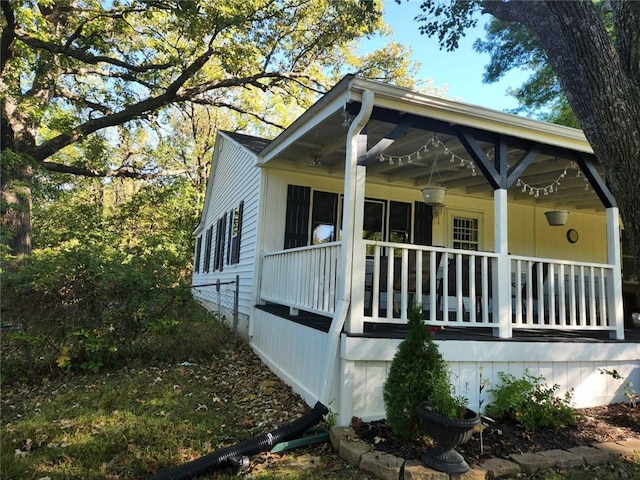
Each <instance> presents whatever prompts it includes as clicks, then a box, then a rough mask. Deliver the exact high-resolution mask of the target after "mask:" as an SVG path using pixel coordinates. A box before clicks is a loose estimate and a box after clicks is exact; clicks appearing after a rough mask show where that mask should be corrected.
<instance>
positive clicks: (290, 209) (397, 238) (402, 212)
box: [284, 185, 431, 255]
mask: <svg viewBox="0 0 640 480" xmlns="http://www.w3.org/2000/svg"><path fill="white" fill-rule="evenodd" d="M343 201H344V198H343V196H342V195H340V194H338V193H330V192H323V191H320V190H314V191H312V190H311V188H310V187H301V186H296V185H289V186H288V190H287V213H286V223H285V246H284V248H293V247H301V246H306V245H309V242H310V243H311V244H313V245H317V244H323V243H328V242H334V241H337V240H340V239H341V238H342V232H341V229H340V225H341V221H342V220H341V213H342V202H343ZM412 210H413V207H412V205H411V203H405V202H394V201H387V200H377V199H365V203H364V218H363V224H362V237H363V238H364V239H366V240H380V241H391V242H397V243H408V242H410V241H411V226H412V225H411V223H412V222H411V220H412ZM424 217H425V218H424V222H423V223H425V224H426V223H427V221H429V223H430V220H431V215H428V219H427V216H426V215H425V216H424ZM424 230H425V235H422V236H421V237H420V239H421V241H425V240H428V241H430V240H431V228H430V225H429V228H428V232H427V229H426V228H425V229H424ZM426 233H428V238H426V237H427V235H426ZM423 237H425V238H423ZM367 254H368V255H372V254H373V247H372V246H371V245H369V246H367Z"/></svg>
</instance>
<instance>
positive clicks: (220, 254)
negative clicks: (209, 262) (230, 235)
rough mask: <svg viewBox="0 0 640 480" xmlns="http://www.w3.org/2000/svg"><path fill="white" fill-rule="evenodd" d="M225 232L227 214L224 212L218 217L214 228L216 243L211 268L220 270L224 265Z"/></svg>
mask: <svg viewBox="0 0 640 480" xmlns="http://www.w3.org/2000/svg"><path fill="white" fill-rule="evenodd" d="M226 232H227V214H226V213H225V214H224V215H223V216H222V217H221V218H219V219H218V225H217V229H216V245H215V252H214V258H213V269H214V270H222V269H223V267H224V243H225V234H226Z"/></svg>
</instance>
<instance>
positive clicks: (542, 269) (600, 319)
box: [510, 255, 616, 330]
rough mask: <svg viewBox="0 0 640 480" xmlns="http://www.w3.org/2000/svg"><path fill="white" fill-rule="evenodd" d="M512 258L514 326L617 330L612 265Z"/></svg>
mask: <svg viewBox="0 0 640 480" xmlns="http://www.w3.org/2000/svg"><path fill="white" fill-rule="evenodd" d="M510 258H511V278H512V279H513V282H512V286H513V295H512V296H513V298H514V302H513V328H545V329H546V328H552V329H561V330H571V329H580V330H585V329H591V330H615V328H616V326H615V321H614V314H613V312H614V311H615V309H614V308H615V307H614V306H613V305H612V304H611V302H610V301H609V300H610V299H611V298H612V295H610V293H609V289H610V288H611V286H612V283H613V266H612V265H608V264H600V263H585V262H569V261H563V260H551V259H541V258H533V257H521V256H513V255H512V256H511V257H510ZM518 306H519V308H518Z"/></svg>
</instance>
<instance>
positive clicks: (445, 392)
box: [383, 304, 466, 438]
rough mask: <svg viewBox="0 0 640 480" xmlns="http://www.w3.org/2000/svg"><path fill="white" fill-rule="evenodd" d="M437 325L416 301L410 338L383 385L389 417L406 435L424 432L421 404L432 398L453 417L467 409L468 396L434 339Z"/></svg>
mask: <svg viewBox="0 0 640 480" xmlns="http://www.w3.org/2000/svg"><path fill="white" fill-rule="evenodd" d="M433 334H434V329H433V327H428V326H427V325H426V324H425V323H424V321H423V317H422V306H421V305H417V304H416V305H413V306H412V307H411V310H410V311H409V315H408V331H407V336H406V338H405V339H404V340H403V341H402V342H401V343H400V345H399V346H398V350H397V352H396V354H395V356H394V357H393V360H392V362H391V367H390V369H389V374H388V376H387V379H386V381H385V384H384V387H383V398H384V403H385V408H386V415H387V418H386V421H387V423H388V424H389V426H390V427H391V429H392V430H393V431H394V433H396V434H397V435H399V436H401V437H404V438H411V437H415V436H417V435H418V434H419V433H420V417H419V416H418V415H417V414H416V411H415V410H416V407H417V406H418V404H420V403H422V402H424V401H428V402H429V403H430V404H431V405H432V406H433V410H434V412H435V413H439V414H441V415H445V416H447V417H450V418H455V417H459V416H460V415H461V414H462V413H463V412H464V411H465V410H466V399H465V398H463V397H459V396H455V395H454V392H453V389H452V386H451V382H450V375H449V367H448V364H447V362H446V361H445V360H444V358H443V357H442V354H441V353H440V351H439V349H438V346H437V345H436V343H435V342H434V339H433Z"/></svg>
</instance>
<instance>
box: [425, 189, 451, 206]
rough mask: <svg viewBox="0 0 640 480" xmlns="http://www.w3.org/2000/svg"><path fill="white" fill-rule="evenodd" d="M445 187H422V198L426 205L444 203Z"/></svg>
mask: <svg viewBox="0 0 640 480" xmlns="http://www.w3.org/2000/svg"><path fill="white" fill-rule="evenodd" d="M445 193H447V189H446V188H445V187H425V188H423V189H422V198H423V200H424V203H426V204H427V205H433V206H438V205H444V195H445Z"/></svg>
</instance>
